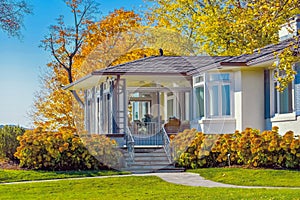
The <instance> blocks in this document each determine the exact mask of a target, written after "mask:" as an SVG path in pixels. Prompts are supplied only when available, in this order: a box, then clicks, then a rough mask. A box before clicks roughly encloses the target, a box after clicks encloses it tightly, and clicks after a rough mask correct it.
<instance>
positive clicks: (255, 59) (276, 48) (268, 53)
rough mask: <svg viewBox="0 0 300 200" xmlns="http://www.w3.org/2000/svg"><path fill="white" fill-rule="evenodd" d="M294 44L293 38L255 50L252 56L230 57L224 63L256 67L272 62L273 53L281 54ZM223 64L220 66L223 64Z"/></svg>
mask: <svg viewBox="0 0 300 200" xmlns="http://www.w3.org/2000/svg"><path fill="white" fill-rule="evenodd" d="M293 42H295V39H294V38H290V39H287V40H284V41H282V42H279V43H278V44H270V45H267V46H265V47H263V48H261V49H259V50H256V51H255V52H254V53H253V54H243V55H240V56H235V57H232V58H231V59H228V60H227V61H226V62H225V63H228V64H230V63H231V64H232V63H245V64H246V65H248V66H251V65H256V64H259V63H263V62H267V61H270V60H274V53H275V52H281V51H282V50H283V49H285V48H287V47H288V46H290V44H291V43H293ZM225 63H224V62H223V63H222V64H225Z"/></svg>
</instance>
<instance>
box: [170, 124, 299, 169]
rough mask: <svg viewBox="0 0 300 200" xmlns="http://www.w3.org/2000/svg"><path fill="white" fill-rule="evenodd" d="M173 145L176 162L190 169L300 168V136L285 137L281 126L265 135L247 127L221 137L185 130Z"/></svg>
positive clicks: (289, 135)
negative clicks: (230, 167)
mask: <svg viewBox="0 0 300 200" xmlns="http://www.w3.org/2000/svg"><path fill="white" fill-rule="evenodd" d="M186 138H188V140H187V139H186ZM171 145H172V148H173V150H174V149H177V151H176V153H174V154H173V157H174V159H175V160H176V161H177V163H178V164H179V165H181V166H184V167H188V168H197V167H218V166H228V165H247V166H252V167H269V168H291V169H300V139H299V136H298V138H297V137H295V136H294V133H293V132H292V131H288V132H287V133H286V134H285V135H283V136H281V135H279V133H278V127H273V129H272V130H269V131H264V132H262V133H261V132H260V131H258V130H256V129H251V128H246V129H245V130H244V131H243V132H239V131H236V132H235V133H234V134H221V135H216V134H215V135H213V134H212V135H204V134H203V133H200V132H197V131H196V130H195V129H192V130H185V131H184V132H183V133H179V134H178V135H177V136H175V137H174V138H173V139H172V141H171ZM178 149H179V150H178Z"/></svg>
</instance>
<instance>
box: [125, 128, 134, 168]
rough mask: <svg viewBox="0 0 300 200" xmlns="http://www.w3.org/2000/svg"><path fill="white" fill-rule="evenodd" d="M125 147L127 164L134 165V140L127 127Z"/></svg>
mask: <svg viewBox="0 0 300 200" xmlns="http://www.w3.org/2000/svg"><path fill="white" fill-rule="evenodd" d="M126 147H127V151H128V155H129V160H128V161H129V162H128V163H129V164H132V163H134V138H133V136H132V134H131V131H130V129H129V127H127V128H126Z"/></svg>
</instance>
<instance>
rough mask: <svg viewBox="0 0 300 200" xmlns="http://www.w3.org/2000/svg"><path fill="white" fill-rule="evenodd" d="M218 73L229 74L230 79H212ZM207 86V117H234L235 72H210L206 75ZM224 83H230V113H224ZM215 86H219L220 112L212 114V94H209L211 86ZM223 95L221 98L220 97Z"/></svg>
mask: <svg viewBox="0 0 300 200" xmlns="http://www.w3.org/2000/svg"><path fill="white" fill-rule="evenodd" d="M218 74H228V75H229V80H228V81H227V80H214V81H210V77H211V76H212V75H218ZM206 76H207V77H206V79H205V80H206V81H205V83H206V88H207V91H206V92H205V94H206V102H207V103H206V105H205V107H206V111H207V112H206V116H207V118H232V117H233V115H234V114H233V113H234V110H233V107H234V92H233V87H234V81H233V73H231V72H216V73H208V74H207V75H206ZM224 85H229V87H230V91H229V95H230V96H229V98H230V103H229V104H230V114H229V115H223V114H222V86H224ZM213 86H218V97H219V99H218V114H217V115H211V113H210V111H211V106H214V105H211V99H210V98H211V95H209V92H211V91H212V90H211V88H212V87H213ZM220 97H221V98H220Z"/></svg>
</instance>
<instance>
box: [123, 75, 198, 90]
mask: <svg viewBox="0 0 300 200" xmlns="http://www.w3.org/2000/svg"><path fill="white" fill-rule="evenodd" d="M121 78H124V79H126V85H127V87H167V88H177V87H178V88H179V87H184V88H188V87H191V86H192V85H191V84H192V83H191V77H187V76H180V75H177V76H166V75H165V76H150V75H148V76H121Z"/></svg>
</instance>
